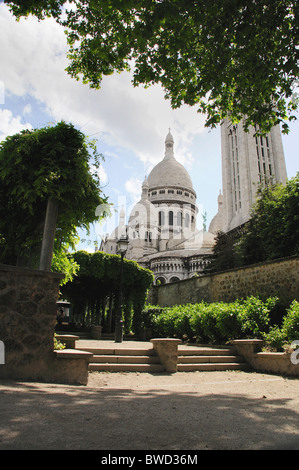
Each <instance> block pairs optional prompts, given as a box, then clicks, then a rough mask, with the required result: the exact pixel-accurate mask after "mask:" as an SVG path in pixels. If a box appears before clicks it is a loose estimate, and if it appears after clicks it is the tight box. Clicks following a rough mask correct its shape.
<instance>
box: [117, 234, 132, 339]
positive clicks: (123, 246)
mask: <svg viewBox="0 0 299 470" xmlns="http://www.w3.org/2000/svg"><path fill="white" fill-rule="evenodd" d="M128 244H129V240H128V237H124V236H121V237H120V239H119V240H118V241H117V248H118V253H119V254H120V257H121V260H120V279H119V304H118V312H117V318H116V321H115V342H116V343H122V340H123V320H122V289H123V266H124V256H125V254H126V251H127V248H128Z"/></svg>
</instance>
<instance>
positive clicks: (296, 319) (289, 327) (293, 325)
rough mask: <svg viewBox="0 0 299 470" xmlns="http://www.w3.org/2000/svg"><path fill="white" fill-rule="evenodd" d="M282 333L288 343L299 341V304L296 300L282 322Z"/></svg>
mask: <svg viewBox="0 0 299 470" xmlns="http://www.w3.org/2000/svg"><path fill="white" fill-rule="evenodd" d="M282 331H283V332H284V334H285V336H286V338H287V341H288V342H290V343H291V342H292V341H295V340H299V302H298V301H297V300H294V301H293V302H292V303H291V305H290V307H289V309H288V310H287V315H286V316H285V318H284V319H283V322H282Z"/></svg>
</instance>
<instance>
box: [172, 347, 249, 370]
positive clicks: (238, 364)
mask: <svg viewBox="0 0 299 470" xmlns="http://www.w3.org/2000/svg"><path fill="white" fill-rule="evenodd" d="M222 370H248V364H247V363H246V362H245V361H244V359H243V358H242V356H237V355H236V354H235V352H234V349H233V348H213V347H184V346H179V348H178V372H191V371H222Z"/></svg>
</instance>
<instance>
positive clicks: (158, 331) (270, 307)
mask: <svg viewBox="0 0 299 470" xmlns="http://www.w3.org/2000/svg"><path fill="white" fill-rule="evenodd" d="M279 310H280V312H279V315H278V311H279ZM278 316H279V318H280V319H281V318H282V322H281V321H280V323H281V326H280V324H279V325H278V324H276V323H274V321H276V319H277V317H278ZM143 321H144V326H145V327H147V328H151V330H152V336H153V337H177V338H181V339H184V340H189V341H197V342H202V343H214V344H215V343H218V344H224V343H226V342H228V341H231V340H234V339H239V338H253V337H254V338H261V339H264V340H265V342H266V344H268V345H269V346H270V347H273V348H276V349H278V350H280V349H281V348H282V345H283V343H284V342H291V341H293V340H294V339H299V303H298V302H297V301H294V302H293V303H292V304H291V305H290V306H289V307H288V308H286V307H285V305H284V303H283V302H281V300H280V299H279V298H277V297H269V298H268V299H266V300H262V299H261V298H259V297H254V296H250V297H247V298H246V299H243V300H236V301H235V302H231V303H224V302H215V303H211V304H208V303H205V302H201V303H197V304H186V305H177V306H174V307H169V308H161V307H156V306H152V305H149V306H147V307H146V308H145V309H144V311H143Z"/></svg>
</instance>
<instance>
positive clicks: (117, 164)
mask: <svg viewBox="0 0 299 470" xmlns="http://www.w3.org/2000/svg"><path fill="white" fill-rule="evenodd" d="M66 53H67V44H66V39H65V35H64V32H63V29H62V28H61V27H59V25H57V24H56V23H55V22H54V21H53V20H52V19H47V20H44V21H42V22H38V21H37V20H36V19H35V18H32V17H29V18H28V19H26V20H25V19H22V20H20V21H19V22H16V21H15V19H14V18H13V17H12V15H11V14H10V12H9V9H8V7H7V6H6V5H4V3H3V2H0V64H1V67H0V140H2V139H3V138H5V137H6V136H7V135H12V134H15V133H17V132H20V131H21V130H22V129H26V128H29V129H30V128H38V127H43V126H45V125H47V124H49V123H51V122H53V123H55V122H59V121H60V120H65V121H67V122H71V123H72V124H74V125H75V126H76V127H77V128H78V129H80V130H81V131H82V132H84V133H85V134H86V135H88V136H90V137H92V138H95V139H97V147H98V150H99V152H100V153H102V154H103V155H104V157H105V161H104V162H103V164H102V168H101V172H100V176H101V181H102V187H103V192H104V194H105V195H107V196H108V197H109V202H110V203H112V204H113V210H112V217H111V219H109V220H107V221H104V222H102V224H96V225H94V226H93V227H91V232H90V235H89V236H87V234H85V233H83V232H80V236H81V243H80V244H79V245H78V248H79V249H81V248H84V249H88V250H92V249H93V246H94V242H95V241H97V243H98V244H99V243H100V239H101V236H102V235H103V234H105V233H106V232H111V231H112V229H113V228H114V226H115V225H116V223H117V220H118V211H119V210H120V209H121V207H123V208H124V209H125V212H126V214H127V216H128V215H129V213H130V209H131V208H132V206H133V205H134V203H136V202H137V201H138V200H139V199H140V196H141V184H142V181H143V180H144V177H145V175H148V174H149V172H150V170H151V169H152V168H153V166H154V165H155V164H157V163H158V162H159V161H160V160H161V159H162V158H163V156H164V141H165V137H166V134H167V132H168V129H169V128H170V129H171V132H172V135H173V137H174V141H175V147H174V150H175V157H176V159H177V160H178V161H179V162H181V163H182V164H183V165H185V167H186V169H187V170H188V172H189V174H190V176H191V178H192V181H193V186H194V189H195V191H196V193H197V203H198V205H199V212H200V213H203V212H206V213H207V222H208V224H209V222H210V221H211V219H212V218H213V216H214V215H215V214H216V212H217V197H218V194H219V190H220V189H221V147H220V131H219V129H214V130H208V129H206V128H205V127H204V120H205V119H204V116H202V115H200V114H198V113H197V111H196V107H195V108H190V107H187V106H183V107H182V108H180V109H178V110H172V109H171V107H170V104H169V102H168V101H166V100H165V99H164V94H163V90H162V89H161V88H160V87H159V86H154V87H150V88H149V89H146V90H145V89H144V88H143V87H138V88H134V87H133V86H132V84H131V77H130V75H129V74H128V73H122V74H115V75H112V76H109V77H105V78H104V80H103V83H102V87H101V89H100V90H91V89H90V88H89V87H88V85H83V84H82V83H81V82H77V81H76V80H74V79H72V78H70V77H69V76H68V75H67V73H66V72H65V67H66V66H67V64H68V62H67V58H66ZM283 145H284V151H285V159H286V165H287V172H288V177H289V178H291V177H292V176H295V174H296V172H297V171H298V170H299V165H298V148H299V121H297V122H295V123H293V124H291V132H290V134H289V135H288V136H283ZM70 184H71V181H70ZM198 219H199V220H198V224H199V226H200V224H201V218H200V217H199V218H198ZM82 240H87V241H86V242H85V241H84V242H82Z"/></svg>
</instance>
